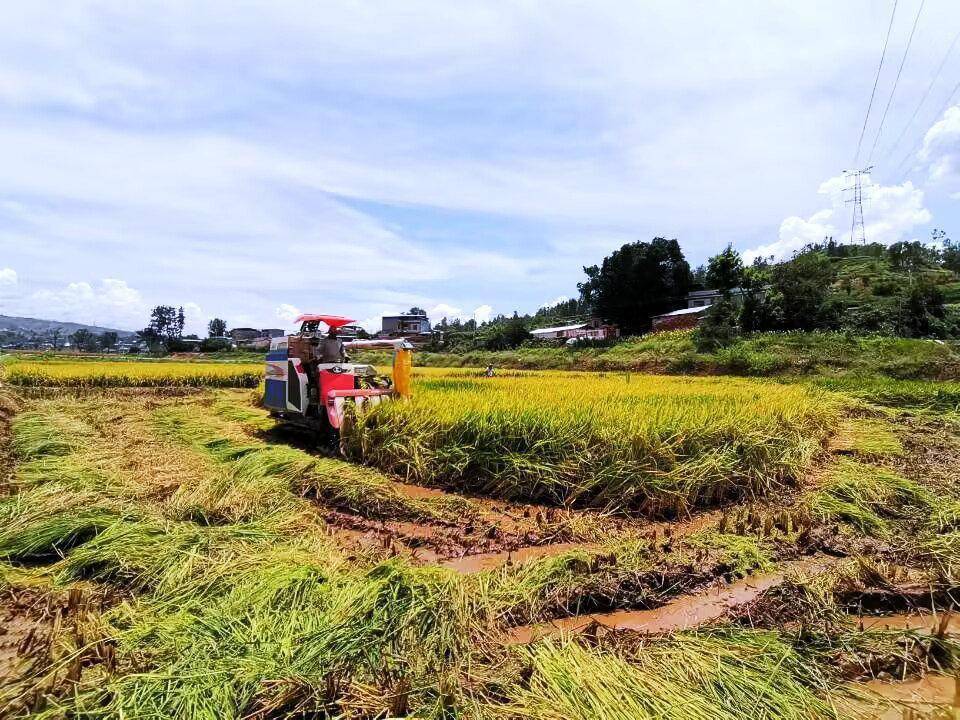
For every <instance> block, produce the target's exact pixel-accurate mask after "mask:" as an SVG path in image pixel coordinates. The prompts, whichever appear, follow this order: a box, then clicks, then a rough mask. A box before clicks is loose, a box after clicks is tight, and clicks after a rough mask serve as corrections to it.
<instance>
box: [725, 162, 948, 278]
mask: <svg viewBox="0 0 960 720" xmlns="http://www.w3.org/2000/svg"><path fill="white" fill-rule="evenodd" d="M865 183H866V185H865V189H864V208H863V215H864V229H865V232H866V236H867V242H878V243H883V244H884V245H890V244H892V243H895V242H897V241H899V240H903V239H904V238H905V237H907V236H908V235H909V234H910V233H912V232H913V230H914V228H916V227H919V226H923V225H926V224H927V223H929V222H930V220H931V219H932V218H933V216H932V215H931V214H930V211H929V210H927V209H926V208H925V207H924V204H923V190H920V189H919V188H916V187H914V185H913V183H912V182H911V181H909V180H907V181H906V182H904V183H901V184H900V185H873V186H869V187H867V186H868V185H869V178H867V179H866V180H865ZM845 187H847V185H846V178H844V176H842V175H840V176H837V177H833V178H830V179H829V180H826V181H825V182H823V183H822V184H821V185H820V189H819V190H818V192H819V193H820V194H821V195H826V196H827V197H828V198H829V199H830V201H831V207H829V208H824V209H823V210H818V211H817V212H815V213H813V214H812V215H811V216H810V217H808V218H802V217H798V216H796V215H794V216H791V217H788V218H786V219H785V220H784V221H783V222H782V223H780V233H779V238H778V239H777V240H776V241H774V242H772V243H769V244H767V245H761V246H759V247H755V248H751V249H749V250H746V251H744V252H743V253H742V254H743V259H744V262H747V263H749V262H753V259H754V258H757V257H769V256H771V255H772V256H773V257H774V258H775V259H776V260H783V259H785V258H788V257H789V256H790V255H791V254H792V253H794V252H795V251H797V250H800V249H801V248H803V247H804V246H805V245H807V244H809V243H818V242H822V241H823V239H824V238H825V237H829V236H832V237H833V238H834V240H836V241H837V242H850V225H849V221H850V212H851V210H850V208H849V206H848V205H846V204H845V202H844V200H845V197H844V188H845Z"/></svg>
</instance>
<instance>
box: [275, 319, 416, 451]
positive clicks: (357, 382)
mask: <svg viewBox="0 0 960 720" xmlns="http://www.w3.org/2000/svg"><path fill="white" fill-rule="evenodd" d="M296 322H299V323H302V324H301V326H300V332H298V333H296V334H295V335H287V336H285V337H279V338H274V339H273V341H271V343H270V352H269V353H268V354H267V366H266V382H265V389H264V395H263V404H264V406H266V407H267V408H269V410H270V414H271V415H272V416H273V417H275V418H277V420H279V421H280V422H281V423H282V424H285V425H289V426H293V427H297V428H300V429H304V430H307V431H309V432H311V433H313V434H315V436H316V437H317V439H318V440H319V441H320V442H321V443H323V444H325V445H329V446H331V447H336V444H337V441H338V440H339V436H340V428H341V426H342V425H343V423H344V420H345V418H349V414H348V413H347V406H348V405H353V406H354V409H355V410H360V409H361V408H363V407H365V406H374V405H379V404H380V403H381V402H384V401H387V400H392V399H394V398H398V397H410V372H411V367H412V355H413V353H412V351H413V346H412V345H410V343H408V342H407V341H406V340H402V339H400V340H353V341H350V342H342V341H341V340H340V338H339V337H338V336H337V329H338V328H340V327H343V326H344V325H348V324H350V323H352V322H354V321H353V320H351V319H350V318H345V317H339V316H337V315H301V316H300V317H298V318H297V320H296ZM321 323H322V324H323V325H326V327H327V332H326V333H324V332H323V330H322V328H321ZM354 349H357V350H382V349H391V350H393V377H392V378H391V377H389V376H386V375H380V374H378V373H377V371H376V368H374V367H373V366H372V365H364V364H359V363H351V362H348V359H347V355H346V350H354Z"/></svg>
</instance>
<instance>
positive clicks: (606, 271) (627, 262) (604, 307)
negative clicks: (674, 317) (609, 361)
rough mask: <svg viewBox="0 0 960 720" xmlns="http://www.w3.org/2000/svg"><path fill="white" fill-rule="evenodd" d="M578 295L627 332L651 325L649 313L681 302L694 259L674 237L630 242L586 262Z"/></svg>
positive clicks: (664, 310) (635, 332)
mask: <svg viewBox="0 0 960 720" xmlns="http://www.w3.org/2000/svg"><path fill="white" fill-rule="evenodd" d="M583 270H584V272H585V273H586V274H587V280H586V282H582V283H579V284H578V285H577V288H578V289H579V290H580V297H581V299H582V300H583V302H584V303H585V304H587V305H588V306H589V307H590V308H591V309H592V310H593V312H594V313H595V314H596V315H599V316H600V317H601V318H602V319H603V320H605V321H606V322H611V323H615V324H616V325H619V326H620V329H621V330H622V331H623V333H624V334H637V333H641V332H645V331H647V330H649V329H650V317H651V316H652V315H657V314H659V313H662V312H666V311H668V310H673V309H674V308H676V307H677V306H678V305H680V304H681V303H682V301H683V299H684V297H685V296H686V294H687V292H688V291H689V290H690V285H691V281H692V280H691V273H690V265H689V264H688V263H687V260H686V258H684V256H683V251H682V250H681V249H680V244H679V243H678V242H677V241H676V240H667V239H666V238H659V237H658V238H654V239H653V240H651V241H650V242H634V243H628V244H626V245H624V246H623V247H621V248H620V249H619V250H615V251H614V252H613V253H612V254H610V255H609V256H607V257H605V258H604V259H603V263H602V265H600V266H597V265H593V266H591V267H585V268H584V269H583Z"/></svg>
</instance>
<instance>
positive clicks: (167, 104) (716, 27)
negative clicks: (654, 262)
mask: <svg viewBox="0 0 960 720" xmlns="http://www.w3.org/2000/svg"><path fill="white" fill-rule="evenodd" d="M919 2H920V0H901V1H900V4H899V7H898V11H897V16H896V17H895V21H894V26H893V32H892V35H891V40H890V48H889V50H888V56H887V59H886V61H885V64H884V68H883V73H882V74H881V78H880V83H879V87H878V90H877V99H876V100H875V104H874V110H873V113H872V114H871V122H870V125H869V127H868V130H867V134H866V139H865V141H864V145H865V150H864V152H863V155H864V157H861V159H860V160H861V163H863V162H865V160H866V156H867V155H869V149H870V147H872V145H873V140H874V137H875V136H876V131H877V127H878V121H879V119H880V116H881V115H882V110H883V108H884V106H885V105H886V102H887V98H888V97H889V93H890V88H891V85H892V82H893V77H894V75H895V74H896V70H897V66H898V65H899V62H900V59H901V57H902V54H903V50H904V47H905V44H906V42H907V37H908V34H909V30H910V26H911V24H912V21H913V17H914V14H915V13H916V10H917V7H918V6H919ZM891 4H892V3H891V2H887V1H886V0H884V1H883V2H880V1H877V2H867V1H859V2H856V1H851V2H847V3H834V2H813V1H810V2H803V3H797V2H769V1H766V0H765V1H762V2H761V1H757V2H745V1H744V2H733V1H729V2H676V1H674V2H649V3H629V2H623V3H613V2H610V3H607V2H595V3H565V2H555V3H549V4H545V3H532V2H519V3H507V2H503V3H492V2H490V3H470V2H462V3H461V2H458V3H441V2H438V3H420V2H404V3H375V2H364V3H360V2H358V3H337V4H324V3H315V2H314V3H306V2H304V3H293V2H284V3H258V2H240V3H237V2H230V3H226V2H224V3H218V2H206V3H176V2H167V3H147V2H144V3H119V2H97V3H70V4H67V5H65V6H64V5H63V4H54V3H43V2H37V3H29V4H28V3H6V4H5V5H4V7H3V8H0V158H3V161H2V162H0V312H2V313H5V314H20V315H32V316H37V317H50V318H56V319H62V320H74V321H80V322H96V323H98V324H102V325H113V326H117V327H122V328H137V327H141V326H142V325H143V324H144V323H145V322H146V318H147V314H148V312H149V308H150V307H151V306H152V305H154V304H158V303H165V304H177V305H179V304H183V305H184V306H185V308H186V310H187V315H188V320H189V325H190V328H191V329H193V330H194V331H200V330H202V328H203V326H204V325H205V323H206V321H207V320H208V319H209V318H210V317H213V316H220V317H224V318H225V319H227V321H228V323H230V324H231V325H254V326H264V327H265V326H287V327H289V326H290V325H291V320H292V316H293V315H294V314H295V313H296V312H297V311H298V310H304V311H314V312H321V311H322V312H332V313H338V314H346V315H350V316H352V317H356V318H358V319H360V320H362V321H365V322H366V323H367V324H368V325H370V326H373V327H375V326H376V325H377V322H378V318H379V315H380V314H382V313H385V312H395V311H398V310H402V309H405V308H408V307H410V306H411V305H413V304H417V305H421V306H424V307H426V308H428V309H429V310H431V311H432V313H433V315H434V316H435V318H436V319H439V316H440V315H443V314H446V315H459V316H462V317H472V316H476V317H479V318H480V319H483V318H485V317H488V316H489V315H490V314H491V313H493V314H496V313H500V312H503V313H510V312H512V311H513V310H514V309H517V310H520V311H521V312H524V311H532V310H535V309H536V308H537V307H539V306H540V305H542V304H544V303H547V302H551V301H553V300H555V299H556V298H558V297H563V296H572V295H574V294H575V292H576V283H577V282H578V281H579V280H580V279H581V278H582V271H581V267H582V266H583V265H584V264H593V263H596V262H599V261H600V260H601V259H602V258H603V256H604V255H605V254H607V253H608V252H609V251H610V250H612V249H614V248H616V247H618V246H619V245H621V244H622V243H624V242H628V241H631V240H635V239H641V240H646V239H649V238H651V237H653V236H656V235H663V236H666V237H676V238H678V239H679V240H680V242H681V245H682V246H683V248H684V250H685V252H686V253H687V256H688V258H689V259H690V261H691V262H692V263H693V264H698V263H700V262H703V261H704V260H705V259H706V258H707V257H708V256H709V255H711V254H713V253H715V252H717V251H718V250H720V249H721V248H722V247H723V246H724V245H725V244H726V243H727V242H731V243H733V244H734V246H735V247H737V248H738V249H740V250H741V251H743V252H745V253H747V254H748V256H751V255H753V254H757V253H764V254H769V253H773V254H777V255H783V254H788V253H789V252H791V251H792V250H793V249H795V248H796V247H799V246H800V245H802V244H803V243H804V242H807V241H812V240H819V239H821V238H822V237H823V235H824V234H834V235H835V236H837V237H842V235H843V233H844V232H849V213H848V209H847V208H846V207H844V206H843V204H842V200H843V197H842V193H841V190H842V185H843V182H842V178H841V177H840V176H841V171H842V170H843V169H845V168H849V167H851V162H852V160H853V154H854V148H855V146H856V141H857V137H858V136H859V132H860V127H861V124H862V122H863V117H864V112H865V110H866V104H867V100H868V98H869V95H870V89H871V86H872V84H873V77H874V72H875V70H876V66H877V62H878V60H879V54H880V48H881V45H882V41H883V37H884V34H885V32H886V28H887V23H888V21H889V17H890V15H889V13H890V8H891ZM958 30H960V5H958V4H957V3H955V2H952V1H951V0H927V2H926V4H925V6H924V9H923V13H922V15H921V17H920V21H919V24H918V26H917V31H916V36H915V38H914V41H913V45H912V47H911V51H910V54H909V56H908V58H907V61H906V64H905V65H904V69H903V74H902V77H901V79H900V82H899V86H898V89H897V93H896V95H895V96H894V98H893V101H892V103H891V105H890V111H889V113H888V115H887V118H886V122H885V123H884V126H883V130H882V133H881V134H880V137H879V140H878V142H877V150H876V151H875V152H874V153H873V157H872V161H873V162H874V164H875V165H876V171H875V172H874V175H873V180H874V182H875V183H876V185H875V187H874V188H873V190H872V192H871V201H870V203H869V204H868V206H867V208H866V221H867V225H868V233H869V235H870V237H871V239H878V240H880V241H883V242H894V241H896V240H900V239H913V238H920V239H925V238H927V237H928V236H929V233H930V230H931V229H932V228H933V227H943V228H945V229H947V231H948V232H953V233H956V234H960V228H958V224H957V222H956V221H957V220H958V219H960V212H958V202H960V200H958V198H960V195H958V193H960V163H958V158H960V108H955V107H949V104H948V105H947V108H948V109H946V111H942V109H943V108H944V106H945V101H946V100H947V98H948V96H949V95H950V92H951V90H952V89H953V87H954V85H955V83H956V81H957V79H958V78H960V47H957V48H955V50H954V53H953V55H952V56H951V57H949V58H948V60H947V63H946V65H945V67H944V70H943V73H942V76H941V77H940V78H939V80H938V81H937V82H936V83H935V84H934V86H933V87H932V89H931V91H930V95H929V98H928V99H927V101H926V102H925V103H924V105H923V106H921V108H920V111H919V112H918V114H917V117H916V119H915V120H914V121H913V122H912V123H909V124H908V122H907V121H908V120H909V118H910V116H911V115H912V113H913V110H914V108H915V107H916V104H917V102H918V101H919V99H920V97H921V96H922V95H923V93H924V91H925V90H926V88H927V86H928V84H929V83H930V80H931V79H932V77H933V74H934V71H935V69H936V67H937V66H938V65H939V63H940V61H941V59H942V58H943V56H944V53H945V51H946V50H947V48H948V46H949V45H950V42H951V40H952V39H953V38H954V36H955V34H956V33H957V31H958ZM904 128H906V132H905V133H904V134H903V139H902V140H901V141H900V142H899V143H898V144H896V145H894V141H895V140H896V138H897V137H898V136H899V135H900V133H901V131H902V130H903V129H904ZM904 157H906V158H907V161H906V162H905V163H904V164H903V166H902V167H899V168H898V165H900V162H901V159H903V158H904Z"/></svg>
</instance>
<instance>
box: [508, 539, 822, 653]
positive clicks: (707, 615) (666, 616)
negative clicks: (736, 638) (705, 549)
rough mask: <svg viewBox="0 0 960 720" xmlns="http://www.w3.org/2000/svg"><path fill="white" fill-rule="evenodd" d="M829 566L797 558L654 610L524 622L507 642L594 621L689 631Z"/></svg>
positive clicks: (623, 627) (579, 629)
mask: <svg viewBox="0 0 960 720" xmlns="http://www.w3.org/2000/svg"><path fill="white" fill-rule="evenodd" d="M826 566H827V563H826V562H825V561H824V560H822V559H819V558H817V559H812V558H811V559H805V560H798V561H794V562H790V563H784V564H783V566H782V568H781V569H780V570H779V571H778V572H775V573H770V574H769V575H759V576H756V577H751V578H746V579H744V580H740V581H738V582H735V583H731V584H729V585H723V586H720V587H713V588H711V589H710V590H708V591H706V592H703V593H698V594H696V595H685V596H683V597H680V598H678V599H676V600H674V601H673V602H669V603H667V604H666V605H663V606H661V607H658V608H655V609H653V610H617V611H615V612H607V613H591V614H589V615H574V616H572V617H568V618H561V619H559V620H554V621H552V622H549V623H542V624H538V625H523V626H520V627H516V628H512V629H511V630H510V632H509V633H508V636H507V642H509V643H515V644H524V643H529V642H532V641H534V640H537V639H539V638H542V637H545V636H547V635H556V634H559V633H578V632H583V631H584V630H585V629H586V628H587V627H589V626H591V625H593V624H594V623H597V624H599V625H602V626H603V627H607V628H610V629H613V630H635V631H638V632H644V633H662V632H673V631H677V630H689V629H692V628H695V627H698V626H700V625H704V624H706V623H708V622H710V621H711V620H716V619H718V618H720V617H722V616H723V615H724V614H725V613H726V612H727V611H728V610H730V609H731V608H735V607H737V606H739V605H744V604H746V603H748V602H750V601H751V600H754V599H756V598H757V597H758V596H759V595H760V593H762V592H764V591H765V590H768V589H770V588H772V587H773V586H775V585H779V584H780V583H781V582H783V579H784V577H786V575H787V573H789V572H791V571H804V570H805V571H810V572H817V571H820V570H822V569H824V568H825V567H826Z"/></svg>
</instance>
